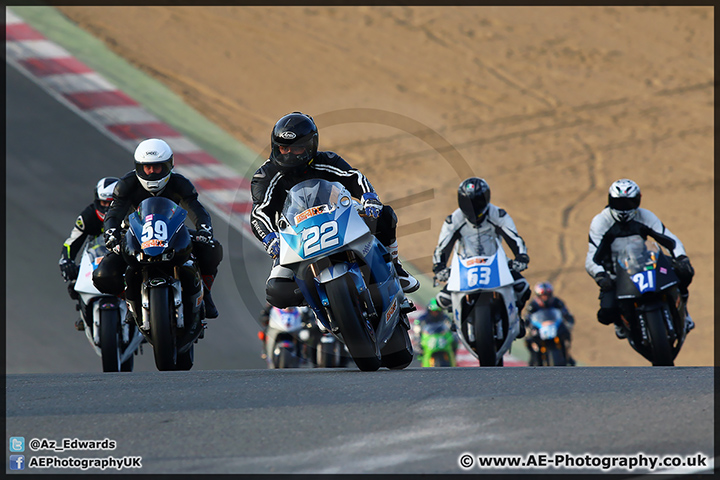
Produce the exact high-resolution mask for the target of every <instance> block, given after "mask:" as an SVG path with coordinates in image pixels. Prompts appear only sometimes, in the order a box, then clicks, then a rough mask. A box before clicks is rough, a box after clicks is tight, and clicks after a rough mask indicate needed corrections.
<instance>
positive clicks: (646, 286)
mask: <svg viewBox="0 0 720 480" xmlns="http://www.w3.org/2000/svg"><path fill="white" fill-rule="evenodd" d="M632 281H633V283H634V284H635V286H636V287H637V289H638V291H639V292H640V293H645V292H654V291H655V283H656V282H655V269H652V270H645V271H644V272H638V273H636V274H635V275H633V276H632Z"/></svg>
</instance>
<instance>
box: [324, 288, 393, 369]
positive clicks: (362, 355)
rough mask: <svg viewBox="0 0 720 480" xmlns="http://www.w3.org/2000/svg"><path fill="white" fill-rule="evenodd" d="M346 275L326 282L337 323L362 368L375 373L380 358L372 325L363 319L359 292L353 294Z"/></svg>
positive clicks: (331, 307) (326, 289) (378, 366)
mask: <svg viewBox="0 0 720 480" xmlns="http://www.w3.org/2000/svg"><path fill="white" fill-rule="evenodd" d="M353 290H354V289H352V290H351V289H350V285H348V283H347V280H346V278H345V276H342V277H340V278H336V279H334V280H331V281H329V282H328V283H326V284H325V292H326V293H327V296H328V300H329V301H330V309H331V310H332V317H333V320H334V321H335V323H336V324H337V325H338V327H339V328H340V333H341V334H342V336H343V340H344V341H345V345H347V348H348V350H349V351H350V355H351V356H352V358H353V360H354V361H355V364H356V365H357V366H358V368H359V369H360V370H363V371H367V372H372V371H375V370H377V369H378V368H380V357H379V356H378V355H376V353H375V339H374V332H373V334H372V336H371V334H370V331H371V330H372V326H370V324H369V323H368V322H367V321H366V320H365V319H363V318H362V316H361V313H360V305H359V304H358V300H357V294H353Z"/></svg>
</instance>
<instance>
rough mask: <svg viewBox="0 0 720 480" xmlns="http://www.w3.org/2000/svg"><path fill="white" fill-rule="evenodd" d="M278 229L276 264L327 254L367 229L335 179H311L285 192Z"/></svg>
mask: <svg viewBox="0 0 720 480" xmlns="http://www.w3.org/2000/svg"><path fill="white" fill-rule="evenodd" d="M282 217H283V219H284V221H283V222H280V223H281V224H282V223H284V222H287V226H284V228H282V227H283V225H281V228H280V238H281V242H280V263H281V264H283V265H286V264H290V263H296V262H299V261H302V260H305V259H308V258H312V257H318V256H322V255H327V254H329V253H331V252H332V251H334V250H337V249H339V248H341V247H343V246H344V245H346V244H348V243H350V242H352V241H354V240H356V239H357V238H359V237H361V236H362V235H364V234H366V233H368V232H369V229H368V227H367V225H366V224H365V222H364V221H363V220H362V219H361V218H360V216H359V215H358V214H357V212H355V208H354V207H353V204H352V198H351V196H350V193H349V192H348V191H347V189H345V187H343V186H342V185H341V184H339V183H337V182H328V181H327V180H322V179H311V180H306V181H304V182H301V183H299V184H297V185H295V186H294V187H293V188H291V189H290V191H289V192H288V195H287V198H286V199H285V204H284V205H283V210H282Z"/></svg>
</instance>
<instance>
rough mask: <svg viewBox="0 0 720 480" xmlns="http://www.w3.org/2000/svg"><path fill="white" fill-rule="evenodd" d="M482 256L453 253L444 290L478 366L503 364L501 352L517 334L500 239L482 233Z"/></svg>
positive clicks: (466, 346) (515, 309) (517, 329)
mask: <svg viewBox="0 0 720 480" xmlns="http://www.w3.org/2000/svg"><path fill="white" fill-rule="evenodd" d="M483 237H485V238H481V239H480V244H481V245H483V246H484V252H483V253H484V254H485V255H461V254H459V253H458V252H459V248H458V245H457V244H456V245H455V251H454V253H453V258H452V263H451V270H450V278H449V279H448V284H447V290H448V292H450V293H451V295H452V305H453V322H454V324H455V326H456V328H457V331H458V332H460V335H459V336H460V341H461V342H462V343H463V345H464V346H465V348H467V350H468V351H469V352H470V353H471V354H472V355H473V356H474V357H476V358H477V359H478V360H479V362H480V366H481V367H487V366H502V364H503V355H504V354H505V353H506V352H508V351H509V350H510V346H511V345H512V342H513V341H514V340H515V338H517V335H518V333H520V323H519V321H520V318H519V316H518V310H517V307H516V305H515V300H516V299H515V291H514V289H513V283H514V279H513V276H512V273H511V272H510V268H509V267H508V258H507V255H506V254H505V251H504V250H503V248H502V245H501V243H500V240H498V239H497V238H494V237H491V236H488V235H483Z"/></svg>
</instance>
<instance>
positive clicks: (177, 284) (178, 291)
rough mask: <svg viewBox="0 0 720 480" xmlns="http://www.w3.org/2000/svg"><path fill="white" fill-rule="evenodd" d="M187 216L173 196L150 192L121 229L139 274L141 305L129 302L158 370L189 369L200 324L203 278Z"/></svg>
mask: <svg viewBox="0 0 720 480" xmlns="http://www.w3.org/2000/svg"><path fill="white" fill-rule="evenodd" d="M186 217H187V211H185V210H184V209H183V208H181V207H180V206H179V205H177V204H176V203H174V202H173V201H171V200H169V199H167V198H163V197H150V198H147V199H145V200H143V201H142V202H141V203H140V205H139V206H138V208H137V210H136V211H135V212H133V213H132V214H130V216H129V218H128V223H129V228H128V230H127V232H126V234H125V256H126V259H127V260H128V263H129V268H130V269H139V270H140V275H141V277H142V283H141V284H140V286H139V288H140V298H141V302H140V303H141V304H140V305H134V303H136V302H128V304H129V305H130V308H131V311H132V313H133V314H134V316H135V322H136V323H137V325H138V327H139V329H140V332H141V333H142V334H143V336H144V337H145V338H146V339H147V341H148V342H149V343H150V344H151V345H152V347H153V353H154V356H155V365H156V366H157V368H158V370H161V371H164V370H190V369H191V368H192V366H193V362H194V344H195V342H196V341H197V340H198V337H200V336H201V334H202V333H203V329H204V325H203V323H202V319H201V308H202V301H203V287H202V280H201V277H200V271H199V269H198V267H197V265H196V262H195V260H194V258H193V257H192V255H191V253H192V237H191V234H190V231H189V230H188V228H187V227H186V226H185V224H184V221H185V218H186Z"/></svg>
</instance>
